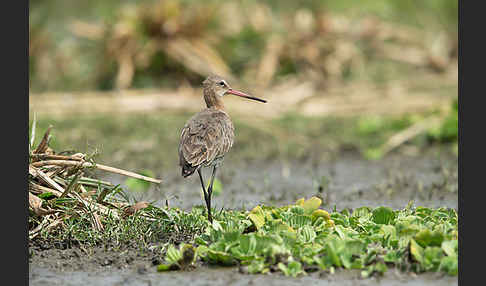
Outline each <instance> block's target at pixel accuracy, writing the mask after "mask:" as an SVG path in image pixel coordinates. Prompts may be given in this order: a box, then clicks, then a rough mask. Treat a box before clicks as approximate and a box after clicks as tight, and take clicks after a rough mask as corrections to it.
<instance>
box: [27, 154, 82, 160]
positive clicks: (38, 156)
mask: <svg viewBox="0 0 486 286" xmlns="http://www.w3.org/2000/svg"><path fill="white" fill-rule="evenodd" d="M31 157H33V158H34V159H37V160H46V159H53V160H74V161H82V160H83V158H80V157H74V156H63V155H50V154H32V155H31Z"/></svg>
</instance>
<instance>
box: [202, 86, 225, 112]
mask: <svg viewBox="0 0 486 286" xmlns="http://www.w3.org/2000/svg"><path fill="white" fill-rule="evenodd" d="M203 94H204V101H205V102H206V106H207V107H208V108H215V109H220V110H224V104H223V100H222V99H221V96H218V95H216V94H214V92H211V91H209V90H206V89H205V90H204V91H203Z"/></svg>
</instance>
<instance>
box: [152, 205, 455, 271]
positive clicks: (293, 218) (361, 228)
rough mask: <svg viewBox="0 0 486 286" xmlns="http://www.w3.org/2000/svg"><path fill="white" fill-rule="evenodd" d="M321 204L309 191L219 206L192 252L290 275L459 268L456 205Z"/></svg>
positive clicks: (207, 259) (224, 262)
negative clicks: (278, 203) (282, 200)
mask: <svg viewBox="0 0 486 286" xmlns="http://www.w3.org/2000/svg"><path fill="white" fill-rule="evenodd" d="M320 205H321V200H320V199H319V198H317V197H312V198H310V199H307V200H305V199H299V200H297V202H296V203H295V204H293V205H288V206H283V207H269V206H264V205H259V206H256V207H255V208H254V209H252V210H251V211H247V212H240V211H224V212H221V213H220V214H219V215H218V216H217V218H216V220H215V221H214V222H213V223H212V224H209V225H208V227H207V228H206V229H205V231H204V232H203V233H201V234H200V235H198V236H196V238H195V243H196V244H197V245H198V246H197V250H196V251H195V257H194V259H200V260H202V261H205V262H207V263H209V264H216V265H227V266H228V265H240V266H241V267H244V268H245V269H247V271H248V273H266V272H269V271H280V272H282V273H283V274H284V275H286V276H292V277H295V276H298V275H305V274H306V273H307V272H308V271H312V270H315V269H316V268H317V269H320V270H323V271H330V272H334V270H335V269H336V268H345V269H361V270H362V272H361V275H362V276H363V277H369V276H370V275H380V274H383V273H384V272H386V271H387V270H388V268H389V267H393V266H395V267H398V268H400V269H402V270H411V271H414V272H424V271H443V272H446V273H448V274H450V275H457V260H458V259H457V257H458V256H457V255H458V250H457V213H456V211H455V210H453V209H446V208H438V209H431V208H424V207H416V208H414V207H413V206H412V204H409V205H408V206H407V207H406V208H404V209H402V210H392V209H391V208H388V207H377V208H374V209H371V208H368V207H361V208H358V209H355V210H354V211H352V212H350V211H348V210H344V211H341V212H337V211H334V212H331V213H329V212H327V211H326V210H323V209H320V208H319V207H320ZM171 249H174V248H171ZM171 252H174V250H171ZM167 255H169V254H167ZM171 255H172V256H173V258H167V259H168V260H169V261H172V263H173V264H174V263H175V262H174V261H179V260H180V256H181V254H179V256H175V255H173V254H171ZM174 257H175V258H174ZM175 269H178V268H175ZM159 270H161V271H163V270H171V268H170V267H168V266H161V267H159Z"/></svg>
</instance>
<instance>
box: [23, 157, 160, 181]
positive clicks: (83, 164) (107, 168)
mask: <svg viewBox="0 0 486 286" xmlns="http://www.w3.org/2000/svg"><path fill="white" fill-rule="evenodd" d="M31 165H33V166H34V167H42V166H48V165H55V166H79V167H82V168H97V169H99V170H103V171H107V172H111V173H115V174H119V175H124V176H128V177H132V178H136V179H140V180H144V181H149V182H152V183H157V184H160V183H161V182H162V180H158V179H154V178H150V177H147V176H143V175H140V174H137V173H133V172H130V171H125V170H122V169H118V168H114V167H110V166H105V165H101V164H95V163H90V162H73V161H68V160H46V161H39V162H34V163H32V164H31Z"/></svg>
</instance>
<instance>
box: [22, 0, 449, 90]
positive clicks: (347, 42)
mask: <svg viewBox="0 0 486 286" xmlns="http://www.w3.org/2000/svg"><path fill="white" fill-rule="evenodd" d="M457 5H458V2H457V1H444V0H428V1H420V0H413V1H384V0H377V1H360V2H359V3H356V1H351V0H343V1H325V0H324V1H316V0H311V1H300V2H299V1H290V0H283V1H276V0H273V1H220V0H209V1H193V0H160V1H159V0H155V1H154V0H150V1H149V0H146V1H126V0H125V1H114V0H105V1H94V0H85V1H67V0H43V1H40V0H32V1H30V46H29V59H30V88H31V90H32V91H33V92H41V91H67V90H70V91H72V90H110V89H115V88H119V89H123V88H147V87H177V86H179V85H180V84H182V83H183V82H186V81H187V82H189V83H191V84H194V85H199V84H200V82H201V80H202V79H203V78H204V77H205V76H206V74H207V73H211V72H212V73H218V74H221V75H222V76H225V77H229V78H231V77H235V78H237V79H238V80H240V81H241V80H244V81H245V82H247V83H249V84H261V85H268V84H271V83H273V82H275V81H279V80H283V79H285V78H286V77H288V76H298V77H301V78H305V79H306V80H313V81H316V82H318V83H319V84H320V87H325V86H326V83H329V82H335V81H337V82H345V81H351V80H353V79H357V78H359V79H366V80H373V81H375V82H380V81H381V82H383V81H386V80H387V79H388V78H390V77H402V76H403V75H404V72H406V71H407V69H408V70H416V69H423V70H424V72H425V71H428V72H437V73H440V72H444V71H445V70H447V69H448V68H449V67H450V65H453V63H454V62H455V61H457V48H458V45H457V33H458V32H457V31H458V29H457V25H458V16H457V14H458V10H457V9H458V7H457Z"/></svg>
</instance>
